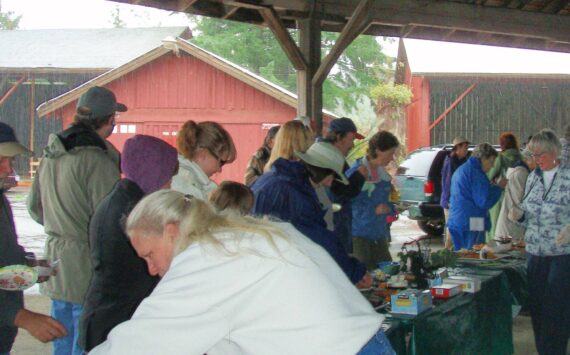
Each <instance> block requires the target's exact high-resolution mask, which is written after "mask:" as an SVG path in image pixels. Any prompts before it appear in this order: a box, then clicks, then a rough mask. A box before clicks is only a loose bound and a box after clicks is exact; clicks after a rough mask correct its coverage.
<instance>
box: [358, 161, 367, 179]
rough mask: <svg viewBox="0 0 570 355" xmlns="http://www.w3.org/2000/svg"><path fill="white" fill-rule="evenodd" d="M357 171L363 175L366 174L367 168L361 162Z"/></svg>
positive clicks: (365, 175)
mask: <svg viewBox="0 0 570 355" xmlns="http://www.w3.org/2000/svg"><path fill="white" fill-rule="evenodd" d="M358 172H359V173H360V175H362V176H364V177H367V176H368V168H367V167H366V165H364V164H362V165H360V166H359V167H358Z"/></svg>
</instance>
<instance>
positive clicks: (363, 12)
mask: <svg viewBox="0 0 570 355" xmlns="http://www.w3.org/2000/svg"><path fill="white" fill-rule="evenodd" d="M371 5H372V0H361V1H360V3H359V4H358V6H357V7H356V9H355V10H354V14H353V15H352V16H351V17H350V20H349V21H348V23H347V24H346V26H345V27H344V29H343V30H342V32H341V33H340V35H339V36H338V39H337V40H336V42H335V44H334V46H333V47H332V49H331V51H330V52H329V54H328V55H327V56H326V57H325V59H324V60H323V62H322V63H321V65H320V66H319V69H318V70H317V72H316V73H315V76H314V77H313V84H314V85H322V84H323V82H324V81H325V79H326V78H327V75H328V74H329V72H330V70H331V69H332V67H333V66H334V64H335V63H336V61H337V60H338V58H339V57H340V55H341V54H342V52H343V51H344V50H345V49H346V47H348V46H349V45H350V44H351V43H352V41H354V40H355V39H356V37H358V35H360V34H361V33H362V32H364V30H366V28H367V27H368V25H370V8H371Z"/></svg>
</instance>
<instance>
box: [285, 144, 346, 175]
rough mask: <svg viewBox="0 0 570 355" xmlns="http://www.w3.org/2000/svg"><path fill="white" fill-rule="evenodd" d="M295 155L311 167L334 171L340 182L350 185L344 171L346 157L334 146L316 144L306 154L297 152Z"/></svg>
mask: <svg viewBox="0 0 570 355" xmlns="http://www.w3.org/2000/svg"><path fill="white" fill-rule="evenodd" d="M295 155H297V156H298V157H299V158H300V159H301V160H303V161H304V162H305V163H307V164H309V165H312V166H316V167H319V168H325V169H331V170H334V172H335V173H336V174H337V175H338V177H339V178H340V180H339V181H340V182H342V183H343V184H345V185H348V179H347V178H346V176H345V175H344V172H343V171H342V169H343V167H344V163H345V161H344V156H343V155H342V153H341V152H340V151H339V150H338V149H337V148H336V147H335V146H334V145H332V144H330V143H327V142H316V143H313V144H312V145H311V146H310V147H309V149H307V151H306V152H304V153H303V152H300V151H298V150H297V151H295Z"/></svg>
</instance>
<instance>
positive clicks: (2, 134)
mask: <svg viewBox="0 0 570 355" xmlns="http://www.w3.org/2000/svg"><path fill="white" fill-rule="evenodd" d="M31 153H32V151H31V150H29V149H28V148H26V147H24V146H23V145H21V144H20V143H19V142H18V139H17V138H16V135H15V134H14V130H13V129H12V127H10V126H8V125H7V124H5V123H3V122H0V155H1V156H4V157H14V156H16V155H20V154H23V155H29V154H31Z"/></svg>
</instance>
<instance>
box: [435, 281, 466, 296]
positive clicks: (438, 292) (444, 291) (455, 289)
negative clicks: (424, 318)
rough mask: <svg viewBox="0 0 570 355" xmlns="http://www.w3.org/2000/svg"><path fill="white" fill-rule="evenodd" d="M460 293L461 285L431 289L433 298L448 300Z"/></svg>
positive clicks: (445, 285) (447, 285) (439, 286)
mask: <svg viewBox="0 0 570 355" xmlns="http://www.w3.org/2000/svg"><path fill="white" fill-rule="evenodd" d="M460 292H461V285H457V284H442V285H438V286H434V287H432V288H431V295H432V296H433V298H450V297H453V296H455V295H457V294H459V293H460Z"/></svg>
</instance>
